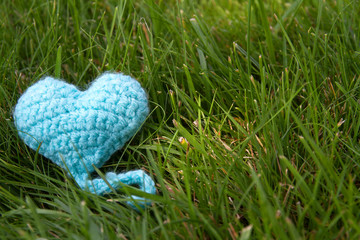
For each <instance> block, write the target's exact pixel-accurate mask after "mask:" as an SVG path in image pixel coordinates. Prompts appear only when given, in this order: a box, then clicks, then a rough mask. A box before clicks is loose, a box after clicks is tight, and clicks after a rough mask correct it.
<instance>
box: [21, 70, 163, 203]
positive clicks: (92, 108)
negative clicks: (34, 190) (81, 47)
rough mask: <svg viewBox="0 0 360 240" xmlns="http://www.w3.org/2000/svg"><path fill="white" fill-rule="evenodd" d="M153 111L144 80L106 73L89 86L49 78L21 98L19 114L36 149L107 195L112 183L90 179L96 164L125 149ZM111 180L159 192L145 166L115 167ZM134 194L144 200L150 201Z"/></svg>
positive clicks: (24, 136)
mask: <svg viewBox="0 0 360 240" xmlns="http://www.w3.org/2000/svg"><path fill="white" fill-rule="evenodd" d="M148 114H149V108H148V100H147V96H146V93H145V91H144V90H143V89H142V87H141V86H140V84H139V82H137V81H136V80H134V79H133V78H131V77H130V76H126V75H123V74H121V73H105V74H103V75H101V76H100V77H98V78H97V79H96V80H95V81H94V82H93V83H92V84H91V85H90V87H89V88H88V89H87V90H86V91H80V90H78V89H77V88H76V87H75V86H73V85H71V84H68V83H66V82H64V81H60V80H57V79H54V78H52V77H45V78H43V79H41V80H40V81H38V82H37V83H35V84H34V85H32V86H31V87H29V88H28V89H27V90H26V92H25V93H24V94H23V95H22V96H21V97H20V99H19V100H18V103H17V105H16V107H15V111H14V118H15V125H16V128H17V129H18V133H19V136H20V138H21V139H22V140H23V141H24V142H25V143H26V144H27V145H28V146H29V147H30V148H32V149H33V150H35V151H36V150H37V149H38V147H39V146H40V149H39V153H40V154H42V155H44V156H45V157H47V158H49V159H50V160H51V161H53V162H54V163H56V164H57V165H59V166H60V167H62V168H64V169H65V170H68V171H69V174H70V175H71V176H72V177H74V179H75V181H76V182H77V183H78V185H79V186H80V187H81V188H82V189H84V190H88V191H91V192H92V193H95V194H99V195H102V194H105V193H109V192H111V188H110V187H109V186H108V184H107V183H106V182H105V181H104V180H103V179H101V178H97V179H94V180H89V175H90V174H91V173H92V172H94V171H95V169H94V167H93V165H94V166H96V167H97V168H100V167H101V166H102V165H103V164H104V163H105V162H106V161H107V160H108V159H109V158H110V156H111V155H112V154H113V153H114V152H115V151H116V150H118V149H120V148H122V147H123V146H124V144H125V142H126V141H128V140H129V139H130V138H131V137H132V136H133V135H134V134H135V133H136V131H137V130H138V129H139V128H140V126H141V124H142V123H143V122H144V121H145V119H146V117H147V115H148ZM40 144H41V145H40ZM106 180H107V182H108V183H109V184H110V185H111V186H112V187H113V188H114V189H116V188H119V187H120V182H121V183H123V184H128V185H135V184H136V185H138V186H139V188H140V190H142V191H144V192H147V193H151V194H155V192H156V189H155V184H154V182H153V180H152V179H151V178H150V177H149V176H148V175H147V174H145V173H144V171H142V170H135V171H130V172H126V173H120V174H116V173H112V172H109V173H107V174H106ZM133 198H134V199H137V200H140V202H138V203H139V204H140V205H142V204H143V202H145V199H142V198H139V197H136V196H133ZM130 204H131V203H130ZM131 205H132V204H131Z"/></svg>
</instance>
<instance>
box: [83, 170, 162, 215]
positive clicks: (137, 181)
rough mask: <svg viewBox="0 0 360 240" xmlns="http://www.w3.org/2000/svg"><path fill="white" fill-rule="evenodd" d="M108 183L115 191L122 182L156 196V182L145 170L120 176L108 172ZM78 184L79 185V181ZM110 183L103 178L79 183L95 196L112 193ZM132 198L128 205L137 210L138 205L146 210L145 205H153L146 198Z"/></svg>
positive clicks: (120, 174)
mask: <svg viewBox="0 0 360 240" xmlns="http://www.w3.org/2000/svg"><path fill="white" fill-rule="evenodd" d="M106 181H107V182H108V183H109V184H110V185H111V186H112V187H113V188H114V189H118V188H119V187H120V184H119V183H120V182H121V183H122V184H126V185H136V186H137V187H139V189H140V190H141V191H144V192H146V193H150V194H156V188H155V183H154V181H153V180H152V179H151V177H150V176H149V175H147V174H146V173H145V172H144V171H143V170H134V171H129V172H125V173H119V174H116V173H113V172H108V173H106ZM77 182H78V183H79V181H77ZM108 183H106V182H105V181H104V180H103V179H101V178H96V179H93V180H85V184H84V182H83V181H82V183H79V185H80V187H81V188H83V189H86V190H88V191H90V192H92V193H94V194H98V195H104V194H106V193H110V192H112V190H111V188H110V187H109V185H108ZM131 197H132V199H133V200H132V201H128V202H127V204H129V205H130V206H131V207H133V208H135V209H137V206H136V205H139V206H140V207H142V208H144V207H145V205H150V204H151V202H150V200H147V199H145V198H142V197H138V196H131ZM135 203H136V204H135Z"/></svg>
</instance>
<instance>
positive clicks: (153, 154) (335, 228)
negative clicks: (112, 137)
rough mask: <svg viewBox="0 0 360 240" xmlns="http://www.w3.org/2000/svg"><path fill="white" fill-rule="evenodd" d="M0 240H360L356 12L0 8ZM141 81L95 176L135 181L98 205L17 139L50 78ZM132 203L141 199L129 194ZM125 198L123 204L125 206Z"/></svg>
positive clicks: (359, 24)
mask: <svg viewBox="0 0 360 240" xmlns="http://www.w3.org/2000/svg"><path fill="white" fill-rule="evenodd" d="M0 6H1V7H0V56H1V57H0V211H1V215H2V216H1V217H0V236H1V238H2V239H36V238H42V239H44V238H45V239H148V238H150V239H242V240H245V239H359V238H360V224H359V223H360V191H359V188H360V179H359V177H360V169H359V167H360V142H359V141H360V135H359V128H360V106H359V99H360V96H359V95H360V89H359V87H360V85H359V84H360V7H359V6H360V2H359V1H358V0H353V1H349V0H339V1H322V0H318V1H317V0H297V1H289V2H288V1H280V0H277V1H261V0H252V1H251V0H250V1H235V0H212V1H190V0H183V1H174V0H170V1H162V0H159V1H155V2H154V1H152V0H141V1H135V0H127V1H126V0H124V1H122V0H121V1H112V0H107V1H93V2H91V1H80V0H79V1H75V0H69V1H66V0H54V1H42V0H31V1H17V0H15V1H7V0H2V1H0ZM109 70H116V71H121V72H124V73H125V74H129V75H131V76H133V77H135V78H136V79H138V80H139V81H140V82H141V84H142V86H143V87H144V88H145V89H146V90H147V92H148V94H149V99H150V102H151V103H150V106H151V110H152V111H151V114H150V115H149V118H148V119H147V121H146V123H145V124H144V126H143V128H142V129H141V131H139V133H138V134H137V135H136V136H135V137H134V139H132V141H130V142H129V143H128V144H127V146H126V147H124V148H123V149H122V150H120V151H119V152H117V153H116V154H114V155H113V156H112V158H111V160H110V161H109V162H108V163H107V164H106V166H104V167H103V168H101V169H100V170H101V171H102V172H103V173H104V172H106V171H109V170H116V171H125V170H132V169H138V168H142V169H144V170H146V171H148V172H149V174H150V175H151V176H152V177H153V179H154V180H155V181H156V184H157V189H158V195H156V196H153V197H149V198H151V199H153V202H154V203H153V205H152V206H151V207H149V208H147V209H146V210H145V211H143V212H136V211H134V210H132V209H131V208H129V207H128V206H127V205H125V204H123V203H124V202H125V201H127V199H128V197H127V196H128V195H127V194H126V193H131V192H134V191H135V190H134V189H132V188H125V189H124V191H122V192H121V191H119V192H118V193H114V194H111V195H109V196H105V197H100V196H94V195H91V194H89V193H86V192H84V191H81V190H80V189H78V188H77V186H76V184H74V182H73V181H72V180H71V179H69V178H68V177H66V173H65V172H64V171H63V170H62V169H60V168H59V167H57V166H56V165H54V164H52V163H50V161H49V160H48V159H45V158H44V157H42V156H41V155H38V154H37V153H36V152H35V151H32V150H31V149H29V148H27V147H26V146H25V144H24V143H23V142H22V141H21V140H20V139H19V138H18V136H17V132H16V129H15V127H14V124H13V117H12V111H13V108H14V106H15V104H16V101H17V99H18V98H19V96H20V95H21V94H22V93H23V92H24V91H25V90H26V88H27V87H29V86H30V85H31V84H33V83H34V82H36V81H37V80H38V79H40V78H41V77H42V76H44V75H53V76H57V77H60V78H62V79H66V80H67V81H68V82H70V83H73V84H75V85H77V86H79V87H80V88H82V89H83V88H85V87H86V86H87V85H88V84H89V83H90V82H91V81H92V80H93V79H94V78H96V77H97V76H98V75H99V74H101V73H102V72H104V71H109ZM135 192H136V191H135ZM124 193H125V194H124Z"/></svg>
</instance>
